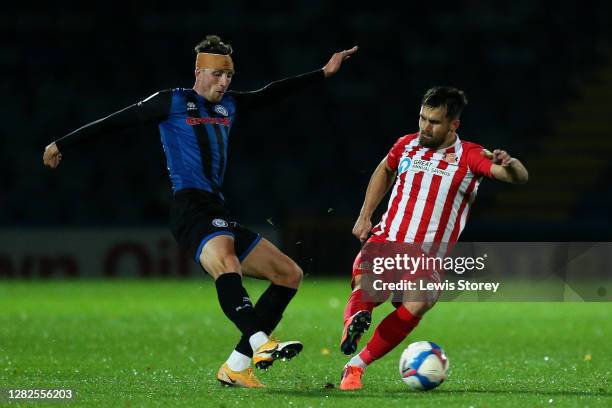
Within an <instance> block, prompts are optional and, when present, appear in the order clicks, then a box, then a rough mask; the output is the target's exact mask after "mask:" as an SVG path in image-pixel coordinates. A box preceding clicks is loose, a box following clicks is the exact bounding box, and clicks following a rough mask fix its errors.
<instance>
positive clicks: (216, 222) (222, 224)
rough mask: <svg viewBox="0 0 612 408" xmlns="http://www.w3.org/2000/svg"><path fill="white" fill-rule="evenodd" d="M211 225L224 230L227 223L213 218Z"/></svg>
mask: <svg viewBox="0 0 612 408" xmlns="http://www.w3.org/2000/svg"><path fill="white" fill-rule="evenodd" d="M212 225H214V226H215V227H219V228H225V227H227V226H228V225H229V224H228V223H227V221H225V220H222V219H221V218H215V219H214V220H212Z"/></svg>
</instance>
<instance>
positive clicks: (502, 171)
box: [481, 149, 529, 184]
mask: <svg viewBox="0 0 612 408" xmlns="http://www.w3.org/2000/svg"><path fill="white" fill-rule="evenodd" d="M481 155H483V156H485V157H486V158H488V159H489V160H492V161H493V165H492V166H491V174H492V175H493V177H495V179H496V180H499V181H505V182H507V183H513V184H525V183H527V180H528V179H529V173H528V172H527V169H526V168H525V166H523V163H521V162H520V161H519V160H518V159H517V158H515V157H512V156H510V155H509V154H508V152H506V151H505V150H500V149H495V150H493V152H490V151H488V150H483V151H482V152H481Z"/></svg>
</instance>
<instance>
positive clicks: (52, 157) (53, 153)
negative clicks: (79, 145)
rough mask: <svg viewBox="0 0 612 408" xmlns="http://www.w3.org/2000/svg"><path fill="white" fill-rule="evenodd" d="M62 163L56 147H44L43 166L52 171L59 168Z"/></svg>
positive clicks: (52, 145)
mask: <svg viewBox="0 0 612 408" xmlns="http://www.w3.org/2000/svg"><path fill="white" fill-rule="evenodd" d="M61 161H62V154H61V153H60V151H59V149H58V148H57V145H56V144H55V142H54V143H51V144H50V145H49V146H47V147H45V153H43V162H44V163H45V166H47V167H51V168H52V169H54V168H56V167H57V166H59V164H60V162H61Z"/></svg>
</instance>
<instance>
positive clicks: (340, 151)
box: [0, 0, 612, 277]
mask: <svg viewBox="0 0 612 408" xmlns="http://www.w3.org/2000/svg"><path fill="white" fill-rule="evenodd" d="M403 7H404V8H403V11H401V12H400V11H399V10H398V9H397V8H395V7H392V6H391V5H387V4H377V3H371V4H370V7H369V8H367V9H357V8H355V6H354V5H353V3H352V2H325V1H296V2H284V1H267V2H265V3H264V2H261V3H260V2H251V1H224V2H210V3H201V4H198V8H197V10H196V9H195V8H191V9H188V8H187V7H185V8H182V7H177V5H176V3H172V2H171V3H166V5H165V6H163V7H161V8H155V9H154V8H152V7H150V6H147V7H145V8H143V7H142V6H141V5H138V4H136V3H130V2H123V3H121V6H120V7H114V6H111V5H110V4H108V3H88V4H84V5H83V6H82V8H80V9H78V8H71V9H63V8H62V7H58V6H56V5H53V4H52V3H48V4H44V5H39V6H37V7H36V8H34V9H32V8H31V7H30V6H29V5H25V4H23V5H20V4H18V3H12V4H11V5H7V6H6V7H5V8H4V10H3V13H2V16H0V20H1V21H2V25H1V26H2V30H3V32H4V35H3V39H2V40H1V41H2V45H3V46H2V52H0V59H1V60H2V64H1V66H2V69H3V75H2V76H1V77H0V83H1V87H2V91H3V94H4V95H5V99H4V103H3V109H2V111H1V115H2V121H1V132H2V137H1V138H0V171H1V172H2V174H3V177H2V178H3V182H2V188H1V189H0V206H1V207H0V208H1V209H2V210H1V211H0V226H1V229H0V243H1V244H0V276H1V277H38V276H45V277H60V276H85V275H109V276H113V275H119V274H127V275H129V274H133V275H144V276H162V275H170V276H194V275H196V274H198V272H197V268H195V265H192V264H191V263H190V261H189V260H185V259H184V258H182V257H179V256H177V255H176V253H175V251H176V248H175V246H174V242H173V241H172V239H171V237H170V235H169V233H168V232H167V230H166V226H167V218H168V215H167V213H168V205H169V200H170V194H171V192H170V182H169V179H168V176H167V172H166V168H165V159H164V156H163V153H162V149H161V144H160V142H159V135H158V133H157V130H156V129H155V128H139V129H132V130H129V131H125V132H122V134H121V142H119V143H117V142H115V141H113V142H109V141H105V140H99V141H96V142H93V143H90V144H89V145H88V146H84V147H83V149H82V150H81V152H80V153H79V154H73V155H66V156H65V160H64V161H63V163H62V165H61V166H60V168H59V169H58V170H56V171H50V170H48V169H46V168H44V167H43V165H42V159H41V157H42V152H43V148H44V146H45V145H47V144H48V143H50V142H51V141H52V140H55V139H57V138H59V137H61V136H63V135H64V134H66V133H68V132H70V131H72V130H74V129H76V128H77V127H80V126H82V125H84V124H86V123H88V122H91V121H93V120H96V119H98V118H100V117H103V116H105V115H107V114H110V113H111V112H114V111H116V110H119V109H120V108H122V107H125V106H127V105H130V104H132V103H134V102H136V101H138V100H140V99H142V98H144V97H146V96H148V95H150V94H152V93H154V92H156V91H157V90H161V89H167V88H171V87H191V86H192V85H193V61H194V55H193V54H194V52H193V47H194V46H195V44H196V43H198V42H199V41H200V40H201V39H202V38H203V37H204V36H205V35H206V34H211V33H216V34H219V35H221V36H222V37H223V38H224V39H227V40H228V41H229V42H231V43H232V44H233V46H234V49H235V53H234V59H235V62H236V66H237V75H236V76H235V79H234V82H233V83H232V89H237V90H252V89H257V88H259V87H261V86H263V85H265V84H266V83H268V82H270V81H272V80H276V79H280V78H282V77H285V76H290V75H295V74H299V73H302V72H307V71H310V70H313V69H317V68H319V67H321V66H323V64H324V63H325V62H326V61H327V59H328V58H329V56H330V55H331V53H332V52H334V51H337V50H341V49H344V48H348V47H351V46H353V45H355V44H357V45H359V47H360V51H359V53H358V55H357V56H355V58H354V59H352V60H350V61H349V62H348V63H347V64H346V65H344V66H343V68H342V70H341V72H340V73H339V75H337V76H336V77H334V78H333V79H332V80H330V81H328V83H326V85H325V86H324V87H323V88H320V89H312V90H309V91H307V92H305V93H303V94H302V95H300V96H298V97H294V98H292V99H290V100H289V101H288V102H287V103H283V104H278V105H276V106H273V107H270V108H267V109H264V110H261V111H259V112H254V113H249V114H245V115H243V116H241V117H240V118H239V121H238V122H237V124H236V127H235V128H234V129H233V133H232V136H231V137H232V139H233V140H232V142H231V145H230V158H229V160H230V161H229V166H228V171H227V177H226V181H225V193H226V197H227V202H228V205H229V207H230V208H231V210H232V211H233V213H234V214H235V216H236V218H237V219H238V220H240V221H241V222H242V223H244V224H246V225H247V226H249V227H251V228H252V229H254V230H257V231H260V232H262V233H263V235H264V236H266V237H268V238H270V239H271V240H272V241H274V242H276V243H277V244H278V245H279V246H280V247H281V248H282V249H283V250H284V251H285V252H287V253H288V254H289V255H290V256H293V257H294V258H295V259H296V260H297V261H298V262H299V263H300V264H301V265H302V266H303V267H304V269H305V271H306V272H307V273H309V274H314V275H317V274H318V275H325V274H336V275H348V274H349V271H350V266H351V263H352V260H353V257H354V255H355V253H356V250H357V249H358V242H357V241H356V240H355V239H354V238H353V237H352V236H351V228H352V225H353V222H354V219H355V217H356V216H357V214H358V211H359V208H360V206H361V203H362V200H363V195H364V192H365V188H366V185H367V182H368V180H369V177H370V174H371V172H372V171H373V169H374V167H375V166H376V164H377V163H378V162H379V161H380V160H381V158H382V157H383V156H384V155H385V154H386V152H387V151H388V149H389V148H390V146H391V145H392V143H393V142H394V141H395V140H396V139H397V138H398V137H399V136H401V135H403V134H406V133H410V132H413V131H416V130H417V113H418V109H419V104H420V98H421V95H422V94H423V93H424V91H425V90H426V89H427V88H429V87H431V86H434V85H441V84H449V85H454V86H457V87H460V88H463V89H464V90H465V91H466V93H467V95H468V98H469V99H470V105H469V106H468V108H467V109H466V111H465V112H464V115H463V117H462V126H461V129H460V136H461V137H463V138H465V139H467V140H471V141H475V142H477V143H480V144H482V145H484V146H486V147H488V148H498V147H499V148H505V149H507V150H508V151H510V152H511V153H512V154H513V155H515V156H517V157H519V158H520V159H521V160H522V161H523V162H524V163H525V165H526V166H527V168H528V169H529V171H530V182H529V184H528V185H527V186H516V187H515V186H507V185H501V184H498V183H494V182H488V181H485V182H484V183H483V184H482V185H481V187H480V191H479V197H478V199H477V202H476V204H475V206H474V210H473V212H472V214H471V219H470V222H469V223H468V226H467V228H466V231H465V232H464V234H463V236H462V240H464V241H470V240H471V241H611V240H612V239H611V238H612V233H611V232H610V208H611V207H612V188H611V183H610V179H611V176H612V165H611V164H610V160H609V158H610V157H612V138H611V134H612V122H611V121H610V119H609V118H610V112H611V110H610V109H611V102H610V101H612V42H611V39H612V35H611V34H612V28H611V26H610V24H609V16H610V15H611V12H612V6H610V4H609V3H607V2H603V1H601V2H595V1H584V2H579V3H578V2H575V1H555V2H553V1H538V2H532V1H524V0H521V1H513V2H488V1H478V0H472V1H456V2H450V3H448V4H444V5H441V4H437V3H436V5H435V6H434V5H432V4H428V3H423V2H414V3H406V4H404V5H403ZM254 118H257V119H258V120H253V119H254ZM262 118H264V119H265V120H261V119H262ZM114 140H116V139H114ZM381 209H382V208H381ZM197 276H201V275H197Z"/></svg>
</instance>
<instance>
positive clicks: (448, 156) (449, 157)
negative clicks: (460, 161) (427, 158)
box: [442, 153, 457, 164]
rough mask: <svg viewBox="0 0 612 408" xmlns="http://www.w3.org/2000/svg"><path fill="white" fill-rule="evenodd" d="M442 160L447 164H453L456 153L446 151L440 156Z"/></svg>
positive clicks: (455, 159) (455, 160)
mask: <svg viewBox="0 0 612 408" xmlns="http://www.w3.org/2000/svg"><path fill="white" fill-rule="evenodd" d="M442 160H444V161H445V162H447V163H449V164H455V163H457V155H456V154H455V153H446V154H445V155H444V157H442Z"/></svg>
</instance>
